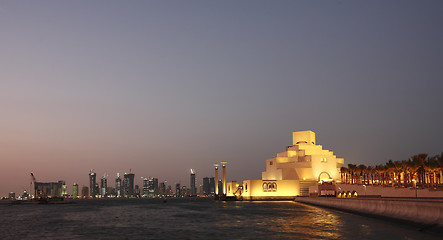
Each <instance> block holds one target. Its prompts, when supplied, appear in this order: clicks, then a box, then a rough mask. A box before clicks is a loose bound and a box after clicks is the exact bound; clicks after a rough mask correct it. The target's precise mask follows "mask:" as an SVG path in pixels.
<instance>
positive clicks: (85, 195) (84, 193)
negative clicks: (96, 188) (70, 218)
mask: <svg viewBox="0 0 443 240" xmlns="http://www.w3.org/2000/svg"><path fill="white" fill-rule="evenodd" d="M88 197H89V188H88V187H86V186H83V188H82V198H88Z"/></svg>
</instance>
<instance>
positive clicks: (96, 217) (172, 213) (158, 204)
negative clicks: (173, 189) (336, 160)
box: [0, 198, 442, 240]
mask: <svg viewBox="0 0 443 240" xmlns="http://www.w3.org/2000/svg"><path fill="white" fill-rule="evenodd" d="M0 229H1V230H0V238H1V239H377V240H380V239H417V240H418V239H420V240H421V239H442V236H441V235H439V234H438V233H432V232H427V231H421V230H420V228H419V227H418V226H414V225H413V224H409V225H405V224H402V223H397V222H392V221H389V220H383V219H375V218H370V217H366V216H359V215H355V214H350V213H344V212H340V211H335V210H330V209H324V208H320V207H314V206H309V205H305V204H301V203H296V202H292V201H285V202H246V201H245V202H221V201H213V200H211V199H205V198H168V199H167V201H166V202H165V201H164V200H163V199H88V200H75V203H74V204H46V205H43V204H35V205H0Z"/></svg>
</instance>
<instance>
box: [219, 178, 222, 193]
mask: <svg viewBox="0 0 443 240" xmlns="http://www.w3.org/2000/svg"><path fill="white" fill-rule="evenodd" d="M218 191H219V193H220V194H221V193H222V191H223V181H222V180H221V179H219V180H218Z"/></svg>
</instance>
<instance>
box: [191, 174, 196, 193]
mask: <svg viewBox="0 0 443 240" xmlns="http://www.w3.org/2000/svg"><path fill="white" fill-rule="evenodd" d="M190 185H191V192H190V194H191V196H194V195H196V194H197V188H196V187H195V173H194V170H192V169H191V184H190Z"/></svg>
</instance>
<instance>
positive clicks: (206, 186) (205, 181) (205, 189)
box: [203, 177, 211, 195]
mask: <svg viewBox="0 0 443 240" xmlns="http://www.w3.org/2000/svg"><path fill="white" fill-rule="evenodd" d="M203 194H204V195H209V194H211V187H210V185H209V178H208V177H205V178H203Z"/></svg>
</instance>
